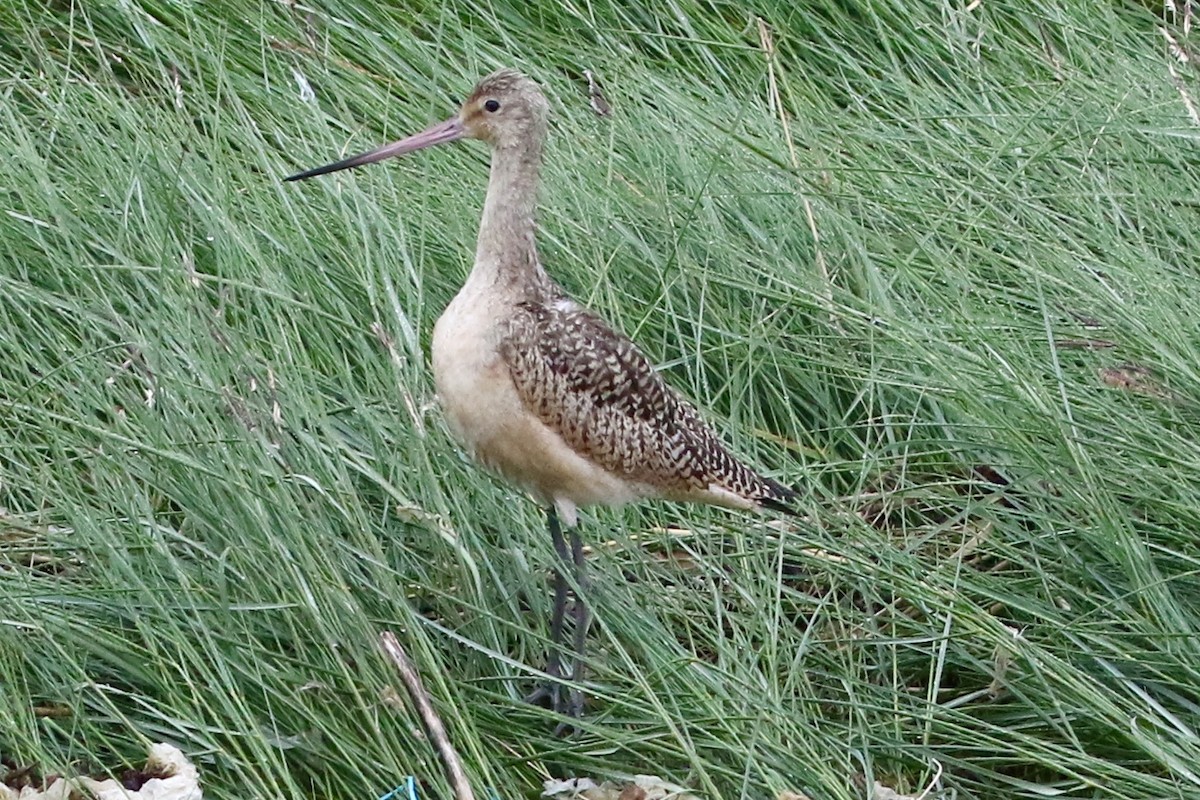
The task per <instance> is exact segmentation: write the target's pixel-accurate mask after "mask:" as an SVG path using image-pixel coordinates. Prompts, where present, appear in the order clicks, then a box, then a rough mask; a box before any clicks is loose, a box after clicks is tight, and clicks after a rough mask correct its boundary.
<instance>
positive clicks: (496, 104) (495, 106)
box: [483, 100, 500, 113]
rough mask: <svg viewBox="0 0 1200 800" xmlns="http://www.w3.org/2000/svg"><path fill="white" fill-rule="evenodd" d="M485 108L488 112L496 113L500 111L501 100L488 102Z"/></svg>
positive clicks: (484, 105)
mask: <svg viewBox="0 0 1200 800" xmlns="http://www.w3.org/2000/svg"><path fill="white" fill-rule="evenodd" d="M483 107H484V108H486V109H487V110H488V111H491V112H493V113H495V112H497V111H499V110H500V101H499V100H488V101H487V102H486V103H484V104H483Z"/></svg>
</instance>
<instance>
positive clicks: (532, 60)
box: [0, 0, 1200, 800]
mask: <svg viewBox="0 0 1200 800" xmlns="http://www.w3.org/2000/svg"><path fill="white" fill-rule="evenodd" d="M627 5H635V4H625V3H612V2H598V3H590V4H580V3H570V2H563V3H546V4H530V5H529V6H528V7H527V6H526V5H525V4H523V3H516V2H512V3H509V2H505V1H504V0H497V2H494V3H489V4H480V5H473V4H468V3H454V2H439V3H411V4H405V6H406V7H404V8H397V7H395V6H394V5H393V4H391V3H387V2H382V1H381V0H357V2H350V0H346V1H345V2H341V1H339V0H331V1H330V2H323V3H321V4H319V6H305V5H300V4H291V3H283V2H269V3H263V2H246V0H222V2H219V3H203V4H202V3H184V2H166V1H165V0H130V1H129V2H122V3H110V2H100V3H74V4H73V3H69V2H67V1H66V0H59V1H58V2H54V3H50V4H45V3H42V2H33V0H16V2H8V3H5V4H4V5H3V6H2V7H0V210H2V211H3V213H0V331H2V335H0V508H2V512H0V514H2V516H0V754H2V755H3V756H4V758H6V759H7V760H8V762H9V763H10V765H21V766H24V765H28V764H36V765H39V766H40V767H41V768H42V769H43V770H45V771H53V770H75V769H85V770H87V769H98V768H104V767H107V768H117V767H119V765H120V764H121V763H122V762H130V763H138V762H140V761H141V759H142V758H143V757H144V753H145V744H146V743H147V742H149V741H157V740H162V739H166V740H169V741H172V742H175V743H177V744H178V745H180V746H181V747H182V748H183V749H184V750H185V751H186V752H188V753H189V754H190V755H191V757H192V758H193V759H194V760H195V761H196V762H197V763H198V764H199V765H200V767H201V769H202V773H203V781H204V786H205V792H206V794H207V796H209V797H213V798H246V799H248V800H249V799H251V798H279V797H321V798H373V797H377V796H379V795H380V794H382V793H384V792H385V791H386V790H388V789H390V788H391V787H392V786H394V785H396V784H398V783H399V782H400V780H401V778H402V776H404V775H407V774H410V773H412V774H416V775H417V776H419V777H421V778H422V779H423V780H425V781H427V785H428V787H429V788H431V789H432V790H433V791H435V792H436V793H438V796H446V795H445V792H444V788H443V786H444V784H443V783H442V780H441V773H440V768H439V766H438V763H437V761H436V758H435V757H434V755H433V752H432V750H431V748H430V746H429V744H428V743H427V742H426V741H424V740H423V738H422V737H421V736H420V735H419V734H418V733H417V730H418V726H417V721H416V719H415V717H414V716H413V715H412V714H411V713H410V711H409V710H408V708H407V706H406V705H404V704H400V705H399V706H398V707H397V706H396V704H395V703H392V702H390V701H389V694H388V691H389V687H391V686H392V685H393V684H394V683H395V680H394V677H393V674H392V672H391V670H390V668H389V666H388V664H386V663H385V662H384V660H383V658H382V657H381V655H380V653H379V651H378V649H377V645H376V642H377V636H378V633H379V631H381V630H383V629H394V630H396V631H397V632H398V633H399V634H400V637H401V641H402V642H403V643H404V644H405V646H406V647H407V648H408V649H409V651H410V652H411V653H412V655H413V657H414V659H415V660H416V661H417V663H418V665H419V667H420V668H421V671H422V673H423V674H424V676H425V679H426V681H427V683H428V684H429V688H430V691H431V693H432V694H433V696H434V699H435V703H436V705H437V707H438V708H439V710H440V712H441V714H442V715H443V717H444V719H445V720H446V722H447V724H448V726H449V728H450V730H451V736H452V737H453V739H454V741H455V743H456V745H457V746H458V748H459V749H460V751H461V753H462V755H463V757H464V759H465V760H466V762H467V766H468V769H469V770H470V772H471V774H472V777H473V779H474V781H475V785H476V786H477V788H479V789H480V790H483V789H485V788H486V787H491V788H494V789H495V791H496V793H497V794H498V796H499V797H501V798H509V797H517V796H521V795H527V794H536V792H537V791H538V790H539V788H540V781H541V779H542V778H543V777H545V776H546V775H548V774H555V775H591V776H597V777H600V776H606V775H621V774H628V773H634V772H642V773H652V774H659V775H662V776H664V777H668V778H670V779H673V780H676V781H679V782H682V783H686V784H687V785H688V786H690V787H693V788H694V789H695V790H696V791H697V792H699V793H701V794H703V795H706V796H708V797H740V796H745V797H752V798H764V797H773V796H774V795H775V794H776V793H778V792H780V791H782V790H785V789H790V790H794V791H803V792H806V793H807V794H809V795H811V796H812V797H813V798H850V797H862V796H864V794H865V793H866V789H865V788H864V787H870V786H871V785H872V784H873V783H874V782H875V781H880V782H882V783H883V784H885V785H887V786H891V787H894V788H896V789H897V790H900V791H904V792H911V793H913V794H914V795H915V794H920V793H921V792H922V791H923V790H924V789H925V788H927V787H931V789H932V791H931V792H930V793H929V794H927V795H925V796H926V797H931V796H944V797H952V796H957V797H981V798H989V797H995V798H1011V797H1034V796H1037V797H1042V796H1058V797H1070V798H1084V797H1087V798H1094V797H1112V798H1131V799H1132V798H1137V799H1138V800H1143V799H1144V798H1152V797H1153V798H1160V797H1161V798H1170V797H1190V796H1195V794H1196V793H1197V792H1198V791H1200V768H1198V767H1197V766H1196V765H1197V764H1200V739H1198V737H1197V732H1196V731H1197V726H1198V725H1200V690H1198V688H1197V687H1200V638H1198V634H1197V631H1198V630H1200V619H1198V616H1200V615H1198V613H1197V612H1198V602H1197V598H1200V580H1198V579H1197V570H1198V568H1200V545H1198V544H1197V537H1196V531H1197V530H1200V481H1197V480H1196V475H1197V473H1198V472H1200V451H1198V449H1197V445H1196V442H1197V439H1198V438H1200V416H1198V414H1197V406H1196V402H1197V400H1198V399H1200V375H1198V370H1197V365H1198V364H1200V336H1198V333H1200V331H1198V322H1197V320H1198V319H1200V316H1198V315H1197V313H1196V308H1197V302H1198V300H1200V297H1198V294H1200V291H1198V289H1197V287H1198V283H1197V279H1198V277H1200V255H1198V253H1200V213H1198V209H1200V155H1198V152H1200V151H1198V150H1197V139H1198V131H1200V121H1198V120H1197V119H1196V118H1195V114H1194V111H1193V112H1190V111H1189V105H1188V103H1189V102H1190V103H1191V104H1192V107H1193V108H1194V105H1195V103H1196V102H1200V99H1198V98H1200V80H1198V79H1197V72H1196V70H1197V67H1196V64H1197V62H1196V60H1195V58H1196V57H1195V56H1194V55H1192V56H1191V60H1190V61H1189V62H1187V63H1184V62H1183V61H1182V60H1180V59H1179V58H1178V57H1176V55H1175V54H1173V53H1172V51H1171V49H1170V47H1169V45H1168V42H1167V39H1166V38H1165V37H1164V35H1163V32H1164V31H1165V32H1167V33H1169V34H1170V35H1171V36H1172V37H1174V38H1175V40H1176V41H1178V42H1180V43H1181V44H1182V45H1183V46H1184V47H1185V48H1187V47H1188V45H1187V41H1188V40H1187V37H1186V35H1185V33H1184V30H1183V29H1184V25H1183V19H1182V18H1181V17H1178V18H1177V17H1176V16H1173V15H1170V14H1168V15H1167V16H1166V17H1165V18H1164V17H1162V16H1157V15H1156V13H1155V12H1156V11H1157V10H1158V9H1157V5H1156V4H1147V6H1142V5H1138V4H1131V3H1121V2H1102V3H1097V2H1095V0H1075V1H1074V2H1066V3H1060V4H1051V5H1050V6H1047V4H1041V3H1028V2H1016V1H1014V2H1001V1H998V0H984V2H982V3H979V2H974V3H969V4H968V3H960V2H955V3H943V4H934V3H909V2H889V1H888V0H812V2H808V3H806V4H804V7H796V6H795V4H792V3H783V2H781V3H778V4H771V3H763V4H759V5H758V6H755V7H749V6H743V5H740V4H733V3H704V2H696V1H693V0H663V1H661V2H650V3H644V4H636V5H637V6H639V7H640V8H641V9H642V10H639V11H633V10H630V9H629V8H627V7H626V6H627ZM1176 5H1180V4H1178V3H1177V4H1176ZM1191 53H1192V51H1191V50H1185V54H1191ZM502 65H513V66H517V67H519V68H522V69H524V70H525V71H527V72H529V73H530V74H531V75H533V76H534V77H535V78H536V79H537V80H539V81H540V82H541V83H542V84H543V85H544V86H545V87H546V89H547V92H548V93H549V95H550V96H551V99H552V103H553V106H554V110H555V118H554V132H553V133H554V136H553V140H552V142H551V145H550V147H549V151H548V156H547V160H548V163H547V169H546V180H547V186H546V188H545V191H544V207H543V211H542V214H541V222H542V228H543V235H542V239H541V241H542V245H543V250H544V260H545V262H546V263H547V265H548V267H549V269H550V270H551V271H552V272H553V274H554V275H555V276H557V277H558V278H559V279H560V280H561V281H562V282H563V283H564V284H565V285H566V286H567V287H568V288H569V289H570V290H571V291H572V292H573V293H575V294H576V295H577V296H578V297H579V298H580V299H582V300H585V301H586V302H588V303H590V304H591V305H593V306H594V307H595V308H596V309H597V310H599V311H600V312H601V313H603V314H604V315H605V316H606V317H608V318H609V319H610V320H612V321H613V322H614V323H615V324H616V325H618V326H619V327H620V328H622V329H623V330H625V331H626V332H628V333H630V334H631V335H632V336H633V337H634V338H635V339H636V340H637V341H638V342H639V343H640V344H641V345H642V346H643V347H644V349H645V350H646V352H647V353H648V354H650V356H651V357H652V358H653V359H654V360H655V361H656V362H658V363H660V364H662V365H663V366H664V368H665V370H666V372H667V374H668V377H669V379H670V381H671V382H672V383H673V384H674V385H675V386H677V387H678V388H680V389H681V390H683V391H684V392H686V393H687V394H688V395H689V396H691V397H692V398H694V399H695V400H697V401H698V402H699V403H700V404H702V405H703V406H705V407H707V408H709V409H710V410H711V419H713V421H714V423H715V424H717V425H718V427H719V428H720V429H721V430H722V432H723V433H724V434H725V435H726V436H727V438H728V439H729V440H730V441H731V442H732V443H733V444H734V445H735V446H736V448H737V449H738V450H739V451H740V452H742V453H744V454H746V455H747V456H748V457H750V458H753V459H754V460H756V462H757V463H760V464H762V465H764V466H765V467H766V468H767V469H768V470H769V471H771V472H772V473H773V474H776V475H778V476H780V477H781V478H782V479H784V480H787V481H789V482H794V483H797V484H800V485H802V486H804V487H806V489H808V490H809V493H808V494H807V495H806V497H805V499H804V500H803V502H802V504H801V507H802V510H803V512H804V514H805V515H806V518H805V519H804V520H802V521H800V522H798V523H796V524H791V523H789V524H788V525H787V526H786V527H784V528H781V527H780V526H779V524H778V523H770V522H768V521H767V520H766V519H765V518H764V519H755V518H750V517H748V516H747V515H743V514H733V513H726V512H723V511H717V510H711V509H703V508H683V507H673V506H665V505H648V506H644V507H640V508H635V509H627V510H623V511H617V512H614V511H600V512H597V513H595V514H592V515H588V516H587V517H586V518H585V525H586V528H585V534H586V536H587V537H588V539H589V541H590V542H592V543H593V545H594V546H595V552H594V554H593V557H592V569H593V570H594V575H595V576H596V588H595V592H594V597H593V601H594V604H595V608H596V611H597V615H598V623H597V625H596V627H595V629H594V633H593V645H592V646H593V651H592V652H593V654H594V656H595V660H594V664H593V666H592V677H593V679H594V682H595V684H594V686H593V688H592V692H591V693H592V696H593V698H594V704H593V707H592V709H591V710H590V712H589V715H588V717H587V720H586V725H585V727H586V729H585V730H584V731H583V733H582V735H581V736H580V737H579V738H578V739H576V740H574V741H569V742H563V741H558V740H555V739H554V738H553V737H552V736H551V731H552V728H553V720H552V719H550V718H549V717H548V715H547V714H545V713H544V712H542V711H540V710H537V709H532V708H528V707H526V706H524V705H523V704H522V703H521V702H520V700H519V697H520V696H521V694H522V693H523V692H524V691H526V690H528V689H529V688H530V686H531V683H532V680H533V679H534V677H535V675H536V672H535V670H536V667H537V665H539V664H541V663H542V662H543V659H544V651H545V643H546V636H547V631H546V618H547V616H548V613H549V597H548V583H547V575H548V571H549V569H550V567H551V565H552V563H553V553H552V550H551V548H550V546H549V542H548V541H547V537H546V536H545V534H544V530H543V528H544V522H543V519H542V516H541V512H540V511H539V510H538V509H537V508H536V507H535V506H534V505H533V504H532V503H531V502H529V501H527V500H525V499H524V498H522V497H520V496H519V495H517V494H515V493H514V492H512V491H511V490H509V489H508V488H506V487H505V486H503V485H501V484H499V483H497V482H495V481H494V480H492V479H490V478H489V477H487V476H486V475H484V474H482V473H480V472H479V471H477V470H476V469H474V468H473V467H472V466H471V465H470V464H469V463H467V462H466V461H465V459H464V458H463V457H462V455H461V454H460V453H459V451H458V450H457V449H456V448H455V446H454V445H453V443H452V442H451V441H450V440H449V438H448V437H447V435H446V433H445V430H444V426H443V424H442V422H441V420H440V417H439V415H438V413H437V411H436V409H435V407H434V406H433V405H432V401H433V396H432V384H431V381H430V378H429V373H428V368H427V363H426V361H427V356H426V353H427V339H428V336H429V331H430V329H431V327H432V324H433V321H434V319H436V317H437V315H438V313H439V312H440V310H441V309H442V308H443V307H444V305H445V303H446V302H448V300H449V298H450V297H451V296H452V295H453V293H454V291H455V290H456V288H457V286H458V285H459V284H460V282H461V281H462V279H463V278H464V276H465V273H466V270H467V269H468V267H469V260H470V257H471V254H472V252H473V237H474V227H475V224H476V221H477V215H478V209H479V207H480V204H481V196H482V191H483V186H484V180H485V162H486V153H485V152H484V150H483V148H482V147H480V146H474V145H464V146H459V147H457V148H445V149H443V151H436V152H429V153H423V154H420V155H419V156H415V157H412V158H410V159H408V160H406V161H404V162H403V163H400V162H393V163H391V164H390V165H389V166H387V167H377V168H375V169H372V170H368V171H363V172H361V173H358V174H346V175H342V176H339V177H336V178H326V179H321V180H319V181H314V182H311V183H307V184H304V185H283V184H281V183H280V180H279V179H280V177H281V176H283V175H286V174H288V173H290V172H293V171H295V170H297V169H300V168H304V167H309V166H314V165H316V164H320V163H324V162H326V161H330V160H332V159H333V158H335V157H337V156H339V155H341V154H343V153H346V152H354V151H358V150H361V149H365V148H366V147H368V146H371V145H373V144H377V143H379V142H381V141H384V140H385V139H387V138H395V137H397V136H399V135H401V134H403V133H407V132H410V131H412V130H416V129H418V128H419V127H422V126H424V125H425V124H426V123H428V122H430V121H433V120H436V119H441V118H443V117H445V116H447V115H448V114H449V113H450V112H451V111H452V109H453V104H454V100H453V98H461V97H464V96H465V95H466V94H467V92H468V91H469V90H470V87H471V85H472V84H473V82H474V80H475V79H476V78H477V77H478V76H479V75H481V74H483V73H486V72H488V71H491V70H492V69H494V68H496V67H498V66H502ZM584 69H590V70H593V71H594V72H596V73H597V74H598V75H599V76H600V77H601V79H602V80H604V81H605V87H606V93H607V96H608V98H609V100H610V102H611V103H612V105H613V106H614V109H615V113H614V114H613V115H612V116H611V117H610V118H598V117H596V116H595V115H594V114H593V113H592V111H591V110H590V108H589V105H588V100H587V92H586V83H585V82H583V81H582V79H581V74H582V71H583V70H584ZM1097 326H1099V327H1097ZM1082 339H1097V340H1103V341H1104V342H1105V343H1109V344H1112V345H1114V346H1113V347H1111V348H1103V349H1076V347H1075V346H1076V345H1078V344H1079V343H1080V342H1079V341H1077V340H1082ZM1106 370H1107V371H1106ZM781 530H783V531H785V533H783V534H782V535H781Z"/></svg>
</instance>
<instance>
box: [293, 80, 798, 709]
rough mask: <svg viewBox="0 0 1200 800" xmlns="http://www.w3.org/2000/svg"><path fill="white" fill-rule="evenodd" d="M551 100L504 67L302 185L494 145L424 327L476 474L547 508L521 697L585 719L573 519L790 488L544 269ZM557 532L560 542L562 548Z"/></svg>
mask: <svg viewBox="0 0 1200 800" xmlns="http://www.w3.org/2000/svg"><path fill="white" fill-rule="evenodd" d="M548 112H549V105H548V104H547V102H546V98H545V96H544V95H543V94H542V91H541V89H539V88H538V86H537V84H535V83H534V82H533V81H531V80H529V79H528V78H526V77H525V76H523V75H521V74H520V73H517V72H514V71H512V70H500V71H499V72H496V73H493V74H492V75H489V76H487V77H486V78H484V79H483V80H481V81H480V82H479V84H478V85H477V86H476V87H475V90H474V91H473V92H472V93H471V96H470V98H469V99H468V100H467V102H466V103H465V104H463V107H462V109H461V110H460V111H459V112H458V113H457V114H456V115H455V116H453V117H451V118H450V119H448V120H446V121H445V122H442V123H439V124H437V125H434V126H433V127H431V128H428V129H427V130H425V131H423V132H421V133H418V134H415V135H413V136H410V137H408V138H406V139H401V140H400V141H397V142H393V143H392V144H388V145H385V146H383V147H381V148H378V149H376V150H372V151H370V152H368V153H363V154H361V155H358V156H354V157H352V158H348V159H346V160H344V161H339V162H337V163H334V164H329V165H327V166H324V167H318V168H317V169H313V170H309V171H308V172H302V173H300V174H298V175H293V176H291V177H290V178H288V179H287V180H289V181H291V180H301V179H303V178H311V177H314V176H316V175H324V174H326V173H329V172H334V171H336V170H341V169H347V168H349V167H358V166H362V165H364V164H370V163H373V162H376V161H381V160H383V159H385V158H389V157H391V156H398V155H402V154H404V153H410V152H412V151H414V150H419V149H421V148H423V147H429V146H431V145H435V144H441V143H443V142H451V141H454V140H456V139H463V138H471V139H481V140H483V141H484V142H487V143H488V144H489V145H491V148H492V165H491V177H490V179H489V180H488V191H487V199H486V200H485V201H484V205H483V219H482V221H481V222H480V226H479V239H478V244H477V246H476V249H475V266H474V268H473V269H472V270H471V274H470V276H469V277H468V278H467V281H466V283H465V284H464V285H463V287H462V289H461V290H459V292H458V294H457V295H456V296H455V298H454V300H453V301H451V303H450V305H449V306H448V307H447V308H446V310H445V312H444V313H443V314H442V316H441V318H440V319H438V321H437V325H436V326H435V327H434V329H433V345H432V350H433V377H434V382H435V384H436V385H437V391H438V395H439V397H440V400H441V405H442V408H443V410H444V413H445V416H446V420H447V422H448V423H449V426H450V428H451V430H452V432H453V433H454V434H455V435H456V436H457V438H458V439H459V441H460V442H461V443H462V444H463V445H464V446H465V447H466V448H467V449H468V450H469V451H470V452H471V454H472V455H473V456H474V457H475V459H476V460H477V461H478V462H479V463H481V464H483V465H484V466H485V467H488V468H489V469H491V470H493V471H495V472H497V473H499V474H500V475H501V476H502V477H504V478H506V479H507V480H509V481H511V482H512V483H514V484H516V485H518V486H520V487H522V488H524V489H525V490H527V491H528V492H530V493H531V494H532V495H533V496H534V497H536V498H537V499H538V501H540V502H541V503H543V504H544V505H545V506H546V508H547V518H548V524H549V529H550V536H551V538H552V539H553V542H554V549H555V551H556V553H557V554H558V557H559V559H560V566H559V568H558V569H557V570H556V577H555V587H554V613H553V617H552V620H551V627H550V629H551V639H552V642H553V646H552V648H551V651H550V657H549V661H548V664H547V667H546V671H547V673H548V674H549V675H551V677H552V678H553V679H554V680H553V681H552V682H551V685H550V687H549V688H545V687H544V688H543V689H541V690H539V691H538V692H535V693H534V696H532V697H531V699H534V700H548V701H549V702H550V704H551V706H552V707H553V708H554V710H556V711H560V712H561V711H565V712H567V713H569V714H571V715H572V716H577V715H578V714H579V713H581V711H582V708H583V694H582V692H581V690H580V689H579V684H580V682H581V680H582V678H583V666H582V665H583V651H584V641H585V636H586V633H587V628H588V623H589V613H588V610H587V605H586V603H585V602H584V600H583V598H582V597H580V596H578V593H579V591H580V590H581V589H582V587H583V586H584V559H583V544H582V542H581V541H580V539H579V533H578V530H577V529H576V527H575V525H576V521H577V510H578V508H579V507H581V506H588V505H597V504H601V505H621V504H623V503H628V502H631V501H634V500H640V499H643V498H662V499H667V500H680V501H693V502H700V503H711V504H715V505H719V506H727V507H731V508H741V509H752V508H764V507H765V508H773V509H777V510H781V511H788V510H789V509H788V507H787V506H786V505H785V503H786V501H787V500H790V499H792V498H793V497H794V496H795V492H793V491H792V490H791V489H789V488H787V487H786V486H784V485H783V484H781V483H778V482H777V481H774V480H772V479H771V478H767V477H764V476H762V475H760V474H758V473H757V472H755V471H754V470H753V469H751V468H750V467H748V466H746V465H745V464H743V463H742V462H741V461H739V460H738V459H737V458H736V457H734V456H733V455H732V454H731V453H730V452H729V451H728V450H727V449H726V448H725V446H724V445H723V444H722V443H721V441H720V439H718V438H717V435H716V434H715V433H714V432H713V431H712V429H710V428H709V427H708V425H706V424H705V423H704V422H703V420H701V418H700V415H699V414H698V413H697V412H696V410H695V409H694V408H693V407H692V406H691V405H690V404H688V402H687V401H686V400H684V399H683V398H682V397H681V396H680V395H678V394H676V393H675V392H674V391H673V390H672V389H671V388H669V387H668V386H667V385H666V384H665V383H664V382H663V380H662V378H660V377H659V375H658V374H657V373H656V372H655V371H654V368H653V367H652V366H651V365H650V362H649V361H647V360H646V358H645V356H643V355H642V354H641V353H640V352H639V351H638V349H637V347H636V346H634V344H633V342H631V341H630V340H629V339H628V338H626V337H625V336H623V335H621V334H620V333H617V332H616V331H614V330H613V329H612V328H610V327H609V326H608V325H606V324H605V323H604V321H603V320H601V319H600V318H599V317H598V316H596V315H595V314H593V313H592V312H590V311H588V310H587V309H586V308H583V307H582V306H580V305H579V304H578V303H576V302H575V301H574V300H572V299H571V298H570V297H568V296H567V294H566V292H564V291H563V289H562V288H561V287H560V286H559V285H558V284H557V283H555V282H554V280H553V279H551V278H550V276H549V275H547V274H546V272H545V270H544V269H543V268H542V264H541V262H540V261H539V259H538V254H537V248H536V245H535V242H534V233H535V228H536V224H535V221H534V210H535V206H536V204H537V190H538V173H539V170H540V166H541V158H542V145H543V142H544V141H545V138H546V131H547V125H546V119H547V115H548ZM560 520H561V523H563V524H565V525H566V526H567V527H568V528H569V529H570V531H571V547H570V550H568V548H567V543H566V541H565V540H564V539H563V533H562V526H561V524H560ZM568 564H573V565H574V568H575V585H576V591H577V596H576V602H575V631H574V643H573V644H574V663H573V665H572V669H571V679H572V682H573V683H574V685H575V688H573V689H572V691H571V693H570V697H569V698H568V700H567V702H566V704H565V705H564V704H563V702H562V697H561V695H560V689H559V682H558V680H557V679H559V678H561V677H562V666H561V655H560V650H561V648H562V644H563V642H562V638H563V617H564V614H565V610H566V605H567V591H568V581H567V576H566V570H567V566H568Z"/></svg>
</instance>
